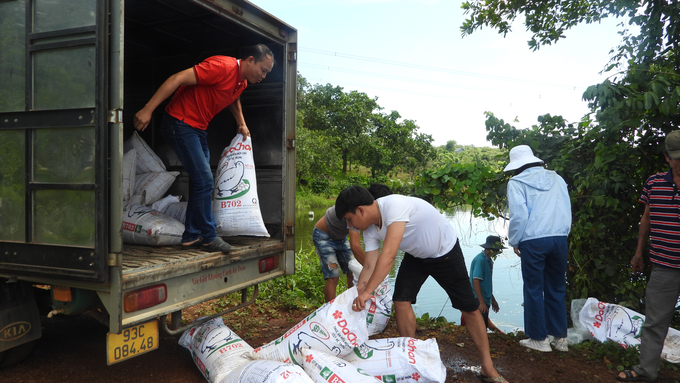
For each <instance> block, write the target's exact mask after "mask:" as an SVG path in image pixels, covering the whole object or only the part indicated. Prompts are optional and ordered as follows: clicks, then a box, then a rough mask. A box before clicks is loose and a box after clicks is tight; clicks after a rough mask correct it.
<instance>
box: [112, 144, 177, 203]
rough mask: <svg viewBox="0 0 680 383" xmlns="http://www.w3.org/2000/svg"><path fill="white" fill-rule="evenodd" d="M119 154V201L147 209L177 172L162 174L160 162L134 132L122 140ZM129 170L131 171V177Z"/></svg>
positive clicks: (173, 179) (161, 193)
mask: <svg viewBox="0 0 680 383" xmlns="http://www.w3.org/2000/svg"><path fill="white" fill-rule="evenodd" d="M133 150H134V152H132V151H133ZM123 151H124V153H125V154H124V155H123V201H129V200H133V201H134V202H135V203H138V204H140V205H144V206H149V205H151V204H153V203H154V202H156V201H158V200H159V199H161V198H163V196H165V194H166V193H167V191H168V189H170V186H172V183H173V182H175V178H176V177H177V176H178V175H179V172H168V171H166V168H165V164H163V161H161V159H160V157H158V155H156V153H154V151H153V150H151V148H150V147H149V145H147V144H146V142H145V141H144V140H143V139H142V138H141V137H140V136H139V134H138V133H137V131H135V132H134V133H133V135H132V137H130V138H129V139H127V140H125V142H124V143H123ZM130 153H134V155H133V154H130ZM132 169H135V171H134V173H135V174H134V176H133V175H132V174H131V173H132V172H133V171H132ZM134 197H136V198H134Z"/></svg>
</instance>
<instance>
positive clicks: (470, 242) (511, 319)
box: [295, 208, 524, 332]
mask: <svg viewBox="0 0 680 383" xmlns="http://www.w3.org/2000/svg"><path fill="white" fill-rule="evenodd" d="M325 212H326V209H325V208H324V209H318V210H314V211H301V212H297V214H296V220H295V221H296V222H295V226H296V227H295V248H296V250H298V251H299V250H300V249H307V250H311V249H313V248H314V244H313V242H312V230H313V229H314V224H315V223H316V221H317V220H318V219H319V218H321V217H322V216H323V214H324V213H325ZM445 216H446V217H447V219H448V220H449V222H450V223H451V225H452V226H453V227H454V229H455V230H456V234H457V235H458V238H459V240H460V244H461V248H462V250H463V255H464V256H465V264H466V266H467V268H468V270H469V268H470V263H471V262H472V259H473V258H474V257H475V256H476V255H477V254H479V252H480V251H482V247H480V245H481V244H482V243H484V242H485V241H486V237H487V236H488V235H500V236H502V237H507V233H508V228H507V224H505V223H504V222H503V221H502V220H495V221H487V220H485V219H482V218H474V217H472V215H471V214H470V212H468V211H455V212H446V213H445ZM402 257H403V253H401V252H399V254H398V255H397V260H396V262H395V265H394V268H393V269H392V272H391V273H390V281H391V282H392V283H394V278H395V277H396V270H397V269H398V267H399V264H400V263H401V259H402ZM319 272H321V271H319ZM320 288H322V287H321V286H320ZM493 294H494V297H495V298H496V300H497V301H498V305H499V306H500V311H499V312H497V313H495V312H493V311H492V312H491V314H490V315H489V318H490V319H491V321H492V322H493V323H494V324H496V326H498V328H500V329H501V330H503V331H505V332H511V331H517V330H523V329H524V317H523V315H524V314H523V313H524V310H523V307H522V301H523V297H522V272H521V268H520V260H519V257H517V255H515V253H514V252H513V251H512V249H511V248H507V249H505V250H503V252H502V253H501V254H500V255H499V256H498V258H497V259H496V262H495V263H494V272H493ZM413 309H414V311H415V313H416V315H417V316H419V317H420V316H422V315H423V314H425V313H428V314H429V315H430V317H438V316H443V317H445V318H446V320H448V321H449V322H455V323H460V316H461V313H460V311H459V310H456V309H454V308H453V307H451V303H450V302H449V299H448V296H447V295H446V293H445V292H444V290H443V289H442V288H441V287H439V285H438V284H437V282H435V281H434V279H432V278H428V279H427V281H425V284H424V285H423V287H422V288H421V290H420V293H419V294H418V298H417V303H416V304H414V305H413Z"/></svg>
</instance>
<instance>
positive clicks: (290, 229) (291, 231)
mask: <svg viewBox="0 0 680 383" xmlns="http://www.w3.org/2000/svg"><path fill="white" fill-rule="evenodd" d="M286 235H295V226H294V225H291V224H288V225H286Z"/></svg>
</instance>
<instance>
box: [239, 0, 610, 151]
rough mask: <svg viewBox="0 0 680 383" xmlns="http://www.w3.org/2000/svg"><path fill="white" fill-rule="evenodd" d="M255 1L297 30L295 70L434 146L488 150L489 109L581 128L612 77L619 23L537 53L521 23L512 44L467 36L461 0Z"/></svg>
mask: <svg viewBox="0 0 680 383" xmlns="http://www.w3.org/2000/svg"><path fill="white" fill-rule="evenodd" d="M252 2H253V3H254V4H256V5H257V6H258V7H260V8H262V9H264V10H265V11H267V12H269V13H271V14H272V15H274V16H275V17H277V18H279V19H280V20H282V21H284V22H285V23H287V24H289V25H291V26H292V27H294V28H296V29H297V31H298V51H299V52H298V71H299V72H300V74H301V75H302V76H303V77H305V78H306V79H307V80H308V81H309V82H310V83H311V84H326V83H330V84H332V85H334V86H335V85H338V86H341V87H343V88H344V90H345V91H346V92H347V91H350V90H358V91H360V92H364V93H366V94H368V95H369V96H370V97H378V104H379V105H380V106H381V107H383V108H384V111H385V112H386V113H389V112H390V111H392V110H396V111H397V112H399V114H400V115H401V116H402V117H403V118H405V119H410V120H415V121H416V124H417V125H418V126H419V127H420V132H422V133H427V134H430V135H432V137H433V139H434V142H433V143H434V145H436V146H438V145H444V144H446V142H447V141H449V140H455V141H456V142H457V143H458V144H461V145H475V146H491V143H489V142H487V141H486V130H485V128H484V121H485V117H484V112H485V111H490V112H492V113H494V114H495V115H496V116H497V117H499V118H502V119H504V120H505V121H506V122H510V123H511V124H512V125H514V126H515V127H517V128H525V127H530V126H531V125H533V124H535V123H536V117H538V116H539V115H543V114H546V113H550V114H552V115H562V116H563V117H564V118H565V119H567V120H568V121H572V122H576V121H578V120H580V119H581V117H582V116H583V115H584V114H586V113H587V112H588V108H587V104H586V103H585V102H584V101H582V100H581V96H582V94H583V92H584V91H585V89H586V88H587V87H588V86H589V85H594V84H597V83H599V82H601V81H602V80H604V79H605V78H606V77H607V76H611V73H610V74H602V75H601V74H600V72H601V71H602V70H603V69H604V67H605V66H606V65H607V63H608V61H609V57H610V55H609V51H610V49H611V48H613V47H615V46H617V45H618V44H619V42H620V36H619V35H618V33H617V32H618V31H619V30H621V27H620V26H618V24H619V23H621V22H622V20H621V19H610V20H606V22H603V23H601V24H597V25H585V24H584V25H579V26H577V27H576V28H574V29H572V30H570V31H567V33H566V39H563V40H561V41H559V42H558V43H557V44H556V45H552V46H547V47H542V48H541V49H540V50H538V51H536V52H532V51H531V50H530V49H529V48H528V45H527V40H529V38H530V35H529V34H528V33H527V32H526V31H525V27H524V25H522V24H520V23H515V25H514V26H513V27H514V30H513V32H511V33H510V34H508V35H507V36H506V37H505V38H503V36H502V35H499V34H498V33H497V32H496V31H494V30H491V29H488V28H484V29H483V30H478V31H476V32H475V33H474V34H473V35H471V36H466V37H464V38H463V37H461V33H460V26H461V24H462V23H463V20H464V19H465V15H464V14H463V10H462V9H461V8H460V5H461V3H462V2H460V1H457V0H453V1H452V0H428V1H418V2H414V1H406V0H343V1H340V0H253V1H252ZM515 118H517V119H518V122H513V120H514V119H515Z"/></svg>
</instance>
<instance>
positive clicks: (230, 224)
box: [213, 134, 269, 237]
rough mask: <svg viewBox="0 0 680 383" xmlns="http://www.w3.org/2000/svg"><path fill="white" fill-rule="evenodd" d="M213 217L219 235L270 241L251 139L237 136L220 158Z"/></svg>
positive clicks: (240, 135)
mask: <svg viewBox="0 0 680 383" xmlns="http://www.w3.org/2000/svg"><path fill="white" fill-rule="evenodd" d="M213 215H214V216H215V222H216V223H217V235H228V236H234V235H252V236H259V237H269V233H268V232H267V228H266V227H265V225H264V220H263V219H262V211H261V210H260V200H259V198H258V194H257V181H256V179H255V160H254V158H253V145H252V141H251V138H250V137H248V138H246V140H245V141H243V135H242V134H237V135H236V137H234V139H233V140H231V144H230V145H229V146H227V147H226V148H225V149H224V150H223V151H222V155H221V156H220V161H219V164H218V165H217V174H216V176H215V190H214V198H213Z"/></svg>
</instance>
